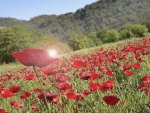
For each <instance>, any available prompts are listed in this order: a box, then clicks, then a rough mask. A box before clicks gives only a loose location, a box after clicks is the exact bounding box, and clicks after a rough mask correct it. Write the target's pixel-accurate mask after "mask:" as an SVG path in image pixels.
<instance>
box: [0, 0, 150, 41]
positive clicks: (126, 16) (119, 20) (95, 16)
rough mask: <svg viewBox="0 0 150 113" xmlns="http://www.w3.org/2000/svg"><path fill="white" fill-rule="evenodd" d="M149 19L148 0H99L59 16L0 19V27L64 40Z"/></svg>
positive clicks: (149, 8) (149, 5)
mask: <svg viewBox="0 0 150 113" xmlns="http://www.w3.org/2000/svg"><path fill="white" fill-rule="evenodd" d="M66 7H67V6H66ZM149 20H150V0H99V1H97V2H95V3H93V4H91V5H87V6H85V7H84V8H82V9H78V10H77V11H76V12H75V13H67V14H63V15H59V16H56V15H41V16H37V17H34V18H32V19H31V20H29V21H22V20H17V19H14V18H0V27H6V26H17V25H20V26H26V27H30V28H33V29H36V30H38V31H40V32H41V33H46V34H52V35H55V36H57V37H60V38H62V39H66V38H67V37H69V36H70V34H71V33H73V32H77V33H78V32H82V33H84V34H88V33H90V32H93V31H97V30H100V29H107V28H119V27H121V26H123V25H124V24H127V23H139V22H144V21H149Z"/></svg>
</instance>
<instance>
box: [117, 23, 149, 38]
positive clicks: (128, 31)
mask: <svg viewBox="0 0 150 113" xmlns="http://www.w3.org/2000/svg"><path fill="white" fill-rule="evenodd" d="M147 32H148V28H147V27H146V26H145V25H141V24H134V25H125V26H124V27H123V28H122V29H121V30H120V34H121V37H122V38H123V39H126V38H131V37H143V36H144V34H145V33H147Z"/></svg>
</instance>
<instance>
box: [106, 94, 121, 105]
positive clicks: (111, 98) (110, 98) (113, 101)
mask: <svg viewBox="0 0 150 113" xmlns="http://www.w3.org/2000/svg"><path fill="white" fill-rule="evenodd" d="M103 100H104V101H105V102H106V104H108V105H112V106H113V105H116V104H117V103H118V101H119V100H120V99H119V98H117V97H115V96H105V97H103Z"/></svg>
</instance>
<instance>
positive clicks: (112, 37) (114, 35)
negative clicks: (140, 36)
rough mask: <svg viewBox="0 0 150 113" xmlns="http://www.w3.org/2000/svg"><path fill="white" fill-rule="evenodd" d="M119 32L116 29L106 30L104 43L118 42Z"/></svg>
mask: <svg viewBox="0 0 150 113" xmlns="http://www.w3.org/2000/svg"><path fill="white" fill-rule="evenodd" d="M119 37H120V36H119V33H118V31H117V30H115V29H110V30H106V31H105V32H104V37H103V38H102V42H103V43H110V42H116V41H118V40H119Z"/></svg>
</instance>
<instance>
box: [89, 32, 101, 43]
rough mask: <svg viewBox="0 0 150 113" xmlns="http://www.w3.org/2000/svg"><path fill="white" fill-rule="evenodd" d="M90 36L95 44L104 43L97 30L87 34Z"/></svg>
mask: <svg viewBox="0 0 150 113" xmlns="http://www.w3.org/2000/svg"><path fill="white" fill-rule="evenodd" d="M87 37H88V38H90V39H91V40H92V41H93V43H94V44H95V46H100V45H101V44H102V41H101V40H100V39H99V38H98V37H97V32H92V33H90V34H88V35H87Z"/></svg>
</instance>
